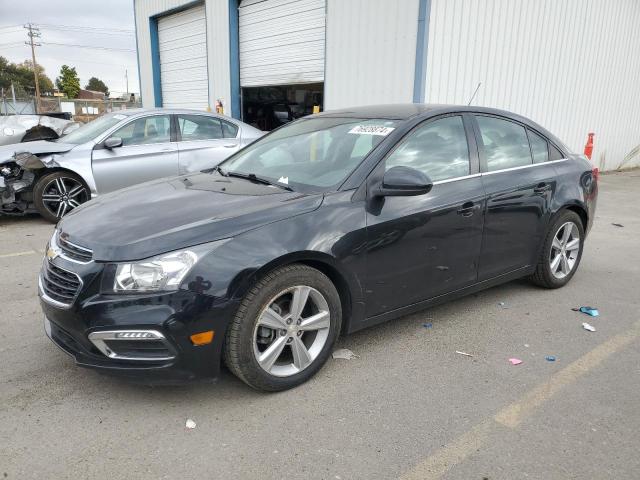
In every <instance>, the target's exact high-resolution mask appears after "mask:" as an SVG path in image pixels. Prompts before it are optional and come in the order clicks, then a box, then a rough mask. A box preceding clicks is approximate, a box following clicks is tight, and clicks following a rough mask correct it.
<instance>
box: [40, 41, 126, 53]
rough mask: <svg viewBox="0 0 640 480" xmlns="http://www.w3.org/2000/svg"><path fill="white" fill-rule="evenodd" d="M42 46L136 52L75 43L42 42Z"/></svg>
mask: <svg viewBox="0 0 640 480" xmlns="http://www.w3.org/2000/svg"><path fill="white" fill-rule="evenodd" d="M42 45H56V46H58V47H74V48H89V49H93V50H110V51H115V52H135V50H133V49H131V48H114V47H99V46H97V45H76V44H73V43H53V42H42Z"/></svg>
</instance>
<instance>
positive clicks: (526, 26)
mask: <svg viewBox="0 0 640 480" xmlns="http://www.w3.org/2000/svg"><path fill="white" fill-rule="evenodd" d="M639 24H640V3H638V2H631V1H623V0H615V1H613V0H609V1H607V0H565V1H562V2H558V1H557V0H537V1H530V0H478V1H474V2H469V1H465V0H431V16H430V24H429V48H428V51H427V79H426V92H425V99H426V101H427V102H430V103H453V104H466V103H468V101H469V98H470V97H471V95H472V93H473V91H474V90H475V88H476V86H477V84H478V83H479V82H482V85H481V87H480V89H479V91H478V94H477V95H476V97H475V99H474V101H473V104H474V105H481V106H490V107H497V108H503V109H506V110H510V111H513V112H516V113H519V114H522V115H524V116H526V117H529V118H531V119H533V120H534V121H536V122H538V123H540V124H541V125H543V126H544V127H546V128H547V129H549V130H550V131H552V132H553V133H555V134H556V135H557V136H558V137H560V138H561V139H562V140H564V141H565V142H566V143H567V144H568V145H569V147H570V148H572V149H573V150H574V151H576V152H579V153H582V151H583V149H584V144H585V142H586V140H587V133H588V132H595V134H596V137H595V149H594V154H593V161H594V163H595V164H596V166H599V167H600V168H601V169H603V170H612V169H616V168H619V167H621V166H622V167H631V166H637V165H640V148H638V147H639V146H640V95H638V94H637V89H638V79H640V55H638V52H640V29H639V28H638V25H639ZM636 148H638V150H637V151H636V154H635V155H634V154H633V151H634V149H636Z"/></svg>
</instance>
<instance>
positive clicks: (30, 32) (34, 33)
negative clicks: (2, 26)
mask: <svg viewBox="0 0 640 480" xmlns="http://www.w3.org/2000/svg"><path fill="white" fill-rule="evenodd" d="M24 28H26V29H27V36H28V37H29V41H28V42H24V43H26V44H27V45H31V60H32V61H33V78H34V80H35V82H36V114H38V113H40V82H38V64H37V63H36V48H35V47H39V46H40V44H39V43H34V42H33V39H34V38H39V37H40V29H39V28H38V27H34V26H33V25H32V24H30V23H28V24H26V25H25V26H24Z"/></svg>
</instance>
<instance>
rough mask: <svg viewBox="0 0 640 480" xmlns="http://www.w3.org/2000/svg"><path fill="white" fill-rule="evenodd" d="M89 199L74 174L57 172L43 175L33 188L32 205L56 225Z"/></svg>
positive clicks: (79, 180)
mask: <svg viewBox="0 0 640 480" xmlns="http://www.w3.org/2000/svg"><path fill="white" fill-rule="evenodd" d="M90 198H91V194H90V193H89V189H88V188H87V186H86V185H85V183H84V182H83V181H82V179H81V178H80V177H79V176H78V175H76V174H75V173H71V172H66V171H58V172H52V173H49V174H47V175H44V176H43V177H42V178H40V179H39V180H38V182H37V183H36V185H35V187H34V188H33V203H34V204H35V206H36V210H38V212H39V213H40V215H42V216H43V217H44V218H45V219H46V220H48V221H50V222H52V223H57V222H58V221H59V220H60V219H61V218H62V217H63V216H64V215H66V214H67V213H69V212H70V211H71V210H73V209H74V208H76V207H79V206H80V205H81V204H82V203H84V202H86V201H88V200H89V199H90Z"/></svg>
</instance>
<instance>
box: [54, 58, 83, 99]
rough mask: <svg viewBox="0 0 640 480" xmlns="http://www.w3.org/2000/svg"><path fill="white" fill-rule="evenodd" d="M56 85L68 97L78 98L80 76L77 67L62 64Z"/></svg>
mask: <svg viewBox="0 0 640 480" xmlns="http://www.w3.org/2000/svg"><path fill="white" fill-rule="evenodd" d="M56 86H57V87H58V90H60V91H61V92H62V93H64V94H65V95H66V96H67V97H68V98H76V97H77V96H78V93H79V92H80V78H78V73H77V72H76V67H69V66H68V65H62V68H61V69H60V76H59V77H58V78H56Z"/></svg>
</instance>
